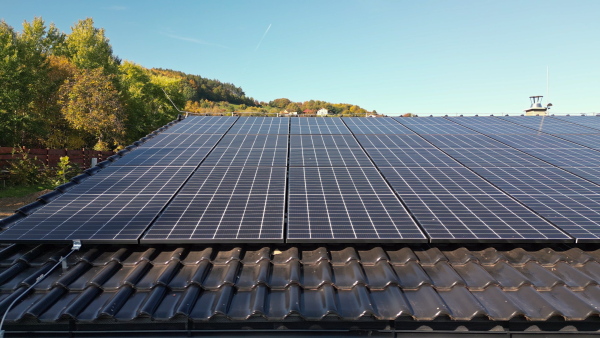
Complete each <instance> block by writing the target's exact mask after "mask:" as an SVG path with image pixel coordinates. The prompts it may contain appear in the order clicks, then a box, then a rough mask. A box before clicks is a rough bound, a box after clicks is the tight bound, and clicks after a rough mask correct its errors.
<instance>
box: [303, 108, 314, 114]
mask: <svg viewBox="0 0 600 338" xmlns="http://www.w3.org/2000/svg"><path fill="white" fill-rule="evenodd" d="M302 112H303V113H304V114H314V113H315V110H314V109H304V110H303V111H302Z"/></svg>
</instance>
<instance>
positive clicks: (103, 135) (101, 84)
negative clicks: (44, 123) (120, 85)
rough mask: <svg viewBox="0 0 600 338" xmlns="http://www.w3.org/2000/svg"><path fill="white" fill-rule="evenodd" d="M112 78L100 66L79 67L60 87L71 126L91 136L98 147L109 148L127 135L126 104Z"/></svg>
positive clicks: (65, 113) (63, 107)
mask: <svg viewBox="0 0 600 338" xmlns="http://www.w3.org/2000/svg"><path fill="white" fill-rule="evenodd" d="M113 81H114V79H113V76H112V75H106V74H104V73H103V72H102V69H100V68H97V69H80V70H78V71H77V73H76V74H75V76H74V77H73V78H72V79H69V80H67V81H66V82H65V83H64V84H63V86H62V87H61V89H60V95H61V100H60V101H59V103H60V104H61V112H62V114H63V116H64V118H65V119H66V120H67V121H68V122H69V124H70V125H71V127H72V128H74V129H76V130H80V131H84V132H86V133H88V134H89V135H90V136H92V137H93V138H94V139H95V140H96V145H95V146H94V149H96V150H109V149H110V148H111V146H112V147H115V146H117V145H119V144H120V142H122V140H123V137H124V130H125V128H124V122H125V121H124V119H123V114H122V112H123V107H122V105H121V102H120V101H119V94H118V92H117V90H116V89H115V87H114V85H113Z"/></svg>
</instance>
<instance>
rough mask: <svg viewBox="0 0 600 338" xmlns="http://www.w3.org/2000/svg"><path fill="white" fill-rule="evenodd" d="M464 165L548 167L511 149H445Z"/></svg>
mask: <svg viewBox="0 0 600 338" xmlns="http://www.w3.org/2000/svg"><path fill="white" fill-rule="evenodd" d="M444 151H445V152H446V154H448V155H450V156H452V158H454V159H456V160H457V161H458V162H460V163H462V164H463V165H465V166H467V167H470V168H473V167H548V166H550V165H549V164H548V163H546V162H544V161H540V160H539V159H537V158H535V157H532V156H530V155H527V154H525V153H523V152H521V151H519V150H516V149H511V148H495V149H490V148H488V149H485V148H471V149H469V148H458V149H450V148H447V149H444Z"/></svg>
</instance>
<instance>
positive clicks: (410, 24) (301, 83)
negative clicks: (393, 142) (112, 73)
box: [0, 0, 600, 116]
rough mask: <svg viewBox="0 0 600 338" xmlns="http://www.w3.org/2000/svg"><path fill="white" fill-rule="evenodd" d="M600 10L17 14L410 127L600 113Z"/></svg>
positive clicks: (355, 3) (383, 7)
mask: <svg viewBox="0 0 600 338" xmlns="http://www.w3.org/2000/svg"><path fill="white" fill-rule="evenodd" d="M599 13H600V1H597V0H589V1H584V0H577V1H552V0H545V1H524V0H519V1H515V0H506V1H498V0H495V1H487V0H478V1H458V0H457V1H448V0H441V1H399V0H398V1H392V0H389V1H379V0H348V1H342V0H339V1H311V0H308V1H295V0H285V1H241V0H240V1H149V0H146V1H47V0H44V1H27V0H23V1H14V0H0V18H2V19H4V20H5V21H6V22H7V23H8V24H9V25H11V26H13V27H15V29H17V30H21V24H22V22H23V21H25V20H27V21H31V20H32V19H33V18H34V17H35V16H41V17H42V18H43V19H44V20H45V21H46V23H47V24H49V23H50V22H54V23H55V24H56V25H57V26H58V28H59V29H61V30H63V31H65V32H67V33H68V32H69V31H70V27H71V26H72V25H73V23H75V22H76V21H77V20H79V19H84V18H86V17H92V18H93V19H94V21H95V24H96V26H97V27H102V28H105V29H106V34H107V36H108V38H109V39H110V41H111V44H112V46H113V50H114V53H115V54H116V55H117V56H119V57H120V58H122V59H125V60H130V61H134V62H136V63H138V64H141V65H143V66H145V67H161V68H170V69H175V70H180V71H183V72H186V73H191V74H198V75H201V76H203V77H208V78H214V79H218V80H221V81H223V82H230V83H233V84H235V85H237V86H241V87H242V88H243V89H244V91H245V92H246V94H247V95H249V96H252V97H254V98H255V99H257V100H260V101H270V100H273V99H276V98H280V97H287V98H289V99H291V100H293V101H305V100H310V99H315V100H324V101H329V102H333V103H352V104H357V105H360V106H361V107H363V108H366V109H368V110H377V112H379V113H384V114H388V115H399V114H404V113H409V112H410V113H415V114H419V115H420V116H424V115H430V114H433V115H444V114H449V115H454V114H476V113H478V114H500V113H505V114H511V115H516V114H520V113H521V112H522V110H523V109H525V108H527V107H528V106H529V99H528V97H529V96H531V95H546V68H547V67H549V73H550V92H549V94H550V95H549V99H550V102H552V103H553V105H554V108H553V110H554V113H561V114H566V113H570V114H579V113H590V112H600V106H599V105H600V100H598V98H597V97H598V95H597V94H598V93H600V57H599V55H600V53H599V51H600V50H599V46H600V44H599V43H598V33H600V20H598V14H599Z"/></svg>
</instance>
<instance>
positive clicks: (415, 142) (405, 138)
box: [356, 134, 434, 148]
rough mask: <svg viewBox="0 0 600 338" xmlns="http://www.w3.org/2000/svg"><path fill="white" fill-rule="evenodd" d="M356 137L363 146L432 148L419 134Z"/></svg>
mask: <svg viewBox="0 0 600 338" xmlns="http://www.w3.org/2000/svg"><path fill="white" fill-rule="evenodd" d="M356 139H357V140H358V142H360V144H361V145H362V146H363V147H365V148H434V146H432V145H431V144H430V143H429V142H427V141H426V140H424V139H423V138H422V137H421V136H419V135H407V134H401V135H393V134H357V135H356Z"/></svg>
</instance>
